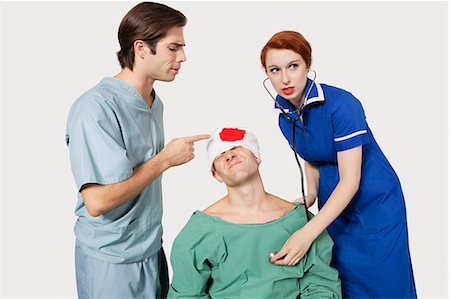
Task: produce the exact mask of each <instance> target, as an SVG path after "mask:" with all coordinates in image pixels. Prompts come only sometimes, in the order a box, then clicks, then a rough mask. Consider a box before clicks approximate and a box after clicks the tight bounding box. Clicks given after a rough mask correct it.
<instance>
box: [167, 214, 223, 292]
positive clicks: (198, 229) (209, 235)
mask: <svg viewBox="0 0 450 299" xmlns="http://www.w3.org/2000/svg"><path fill="white" fill-rule="evenodd" d="M197 217H199V216H197V215H195V214H194V215H193V216H192V217H191V219H190V220H189V222H188V223H187V224H186V226H185V227H184V228H183V230H182V231H181V232H180V234H179V235H178V236H177V238H176V239H175V241H174V243H173V246H172V252H171V255H170V261H171V264H172V268H173V278H172V283H171V285H170V289H169V294H168V298H169V299H174V298H192V299H194V298H202V299H206V298H210V295H209V292H208V287H209V283H211V275H212V270H213V269H215V268H216V267H218V265H219V264H220V263H221V261H222V260H223V259H224V257H225V256H226V249H225V245H224V242H223V239H222V238H220V237H219V236H218V235H217V234H216V232H215V229H214V225H211V224H212V223H205V222H203V221H201V220H200V221H199V219H198V218H197Z"/></svg>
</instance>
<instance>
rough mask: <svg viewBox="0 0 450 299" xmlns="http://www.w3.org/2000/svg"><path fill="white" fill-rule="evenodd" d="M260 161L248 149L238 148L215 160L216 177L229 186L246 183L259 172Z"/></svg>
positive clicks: (222, 154) (224, 153)
mask: <svg viewBox="0 0 450 299" xmlns="http://www.w3.org/2000/svg"><path fill="white" fill-rule="evenodd" d="M260 163H261V162H260V160H259V159H257V158H256V157H255V155H254V154H253V153H252V152H251V151H249V150H248V149H246V148H244V147H242V146H237V147H234V148H232V149H230V150H228V151H225V152H223V153H221V154H220V155H219V156H217V158H216V159H215V160H214V168H215V171H214V172H213V174H214V177H215V178H216V179H217V180H218V181H219V182H224V183H225V184H226V185H227V186H235V185H237V184H240V183H243V182H245V181H246V180H247V179H248V178H250V177H251V176H252V175H254V174H255V173H257V172H258V166H259V164H260Z"/></svg>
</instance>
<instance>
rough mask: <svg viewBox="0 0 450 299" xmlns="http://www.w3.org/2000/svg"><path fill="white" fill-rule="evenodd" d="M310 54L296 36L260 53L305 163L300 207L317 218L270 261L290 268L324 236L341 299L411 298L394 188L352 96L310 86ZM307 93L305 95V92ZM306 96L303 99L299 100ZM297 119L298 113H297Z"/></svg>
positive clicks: (281, 36) (286, 131) (404, 233)
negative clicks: (327, 238)
mask: <svg viewBox="0 0 450 299" xmlns="http://www.w3.org/2000/svg"><path fill="white" fill-rule="evenodd" d="M311 60H312V57H311V47H310V45H309V43H308V41H307V40H306V39H305V38H304V37H303V36H302V35H301V34H300V33H298V32H293V31H282V32H279V33H277V34H275V35H274V36H272V38H270V40H269V41H268V42H267V44H266V45H265V46H264V48H263V49H262V51H261V63H262V66H263V68H264V70H265V72H266V74H267V76H268V78H269V80H270V82H271V83H272V85H273V87H274V89H275V91H276V92H277V93H278V95H277V98H276V100H277V102H278V103H279V105H281V106H282V107H281V108H283V109H284V110H285V111H286V112H287V113H288V114H289V115H290V117H291V118H292V119H295V118H297V117H298V116H299V117H298V118H299V119H298V120H297V121H295V127H294V128H293V126H292V122H291V120H290V119H288V118H287V117H285V116H284V115H283V114H281V113H280V116H279V127H280V129H281V132H282V133H283V135H284V136H285V138H286V139H287V141H288V142H289V145H290V146H291V147H292V148H294V145H293V144H292V130H293V129H294V132H295V135H294V136H295V149H296V151H297V152H298V153H299V155H300V156H301V157H302V158H303V159H304V161H305V173H306V180H307V186H308V195H307V196H306V203H304V204H306V206H307V207H309V206H311V205H312V204H313V203H314V202H315V200H316V198H318V206H319V212H318V213H317V215H316V216H315V217H314V218H313V219H311V220H310V221H309V222H308V223H307V225H305V226H304V227H303V228H301V229H300V230H298V231H297V232H295V233H294V234H293V235H292V236H291V237H290V238H289V239H288V240H287V241H286V243H285V245H284V246H283V247H282V248H281V249H280V251H279V252H278V253H277V254H276V255H275V256H274V257H272V258H271V262H272V263H274V264H278V265H294V264H297V263H298V261H299V260H300V259H301V258H302V257H303V255H304V254H305V253H306V252H307V251H308V249H309V247H310V246H311V243H312V242H313V241H314V239H315V238H317V236H319V234H320V233H321V232H322V231H323V230H325V229H327V230H328V233H329V234H330V235H331V237H332V238H333V240H334V242H335V246H334V249H333V266H334V267H336V268H337V269H338V270H339V273H340V275H341V281H342V291H343V295H344V297H345V298H417V295H416V289H415V283H414V276H413V270H412V266H411V258H410V252H409V246H408V229H407V223H406V209H405V202H404V198H403V193H402V189H401V185H400V181H399V179H398V177H397V175H396V173H395V171H394V169H393V168H392V166H391V164H390V163H389V161H388V160H387V159H386V157H385V156H384V154H383V152H382V151H381V149H380V147H379V146H378V144H377V142H376V141H375V138H374V136H373V134H372V132H371V130H370V128H369V126H368V124H367V122H366V118H365V115H364V110H363V107H362V106H361V103H360V102H359V100H358V99H356V98H355V97H354V96H353V95H352V94H351V93H350V92H348V91H346V90H343V89H341V88H338V87H333V86H330V85H326V84H322V83H320V84H319V83H315V82H313V81H312V80H310V79H308V77H307V74H308V72H309V71H310V66H311ZM310 88H311V90H310ZM305 95H306V98H305ZM297 112H299V113H297Z"/></svg>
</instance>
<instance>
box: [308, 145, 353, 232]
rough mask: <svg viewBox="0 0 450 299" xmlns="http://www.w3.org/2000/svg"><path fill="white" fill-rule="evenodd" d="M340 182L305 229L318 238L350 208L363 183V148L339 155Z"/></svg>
mask: <svg viewBox="0 0 450 299" xmlns="http://www.w3.org/2000/svg"><path fill="white" fill-rule="evenodd" d="M337 161H338V170H339V178H340V179H339V182H338V184H337V186H336V188H335V189H334V190H333V192H332V193H331V195H330V197H329V199H328V200H327V202H326V203H325V205H324V206H323V207H322V209H320V211H319V212H318V213H317V215H316V216H315V217H314V218H313V219H311V220H310V221H309V222H308V223H307V224H306V225H305V226H304V227H303V228H304V229H305V230H307V231H308V232H309V233H310V235H311V236H313V239H315V238H317V236H319V235H320V233H322V232H323V231H324V230H325V229H326V228H327V227H328V225H330V224H331V222H333V221H334V220H335V219H336V218H337V217H338V216H339V215H340V214H341V213H342V211H343V210H344V209H345V208H346V207H347V206H348V204H349V203H350V201H351V200H352V198H353V196H355V194H356V192H358V189H359V184H360V181H361V166H362V146H358V147H355V148H352V149H349V150H345V151H340V152H338V154H337Z"/></svg>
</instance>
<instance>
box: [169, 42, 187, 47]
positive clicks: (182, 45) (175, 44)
mask: <svg viewBox="0 0 450 299" xmlns="http://www.w3.org/2000/svg"><path fill="white" fill-rule="evenodd" d="M170 45H172V46H177V47H184V46H186V44H179V43H170Z"/></svg>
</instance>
